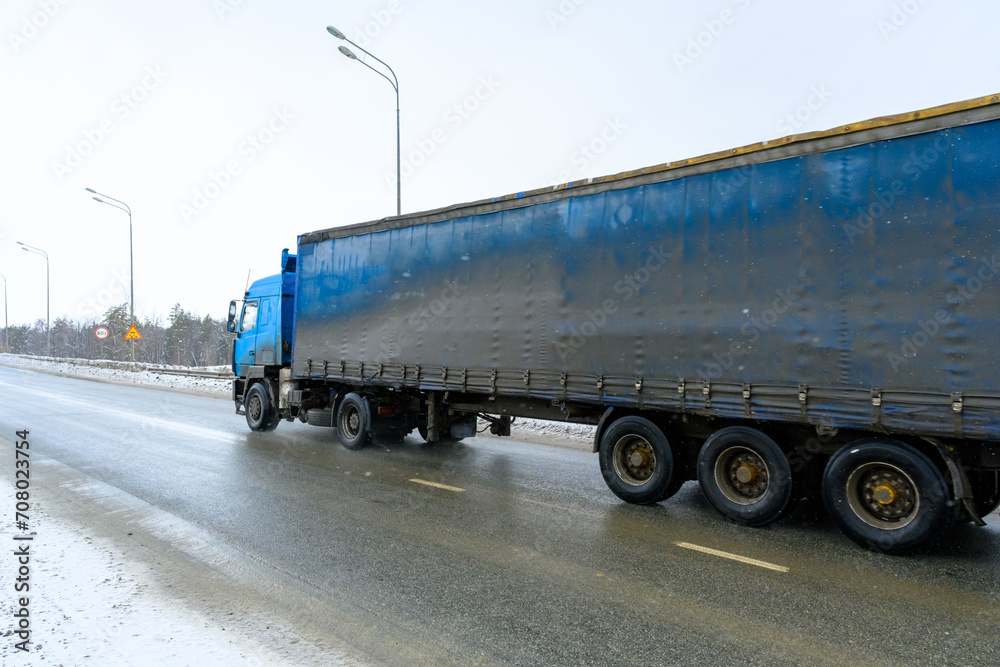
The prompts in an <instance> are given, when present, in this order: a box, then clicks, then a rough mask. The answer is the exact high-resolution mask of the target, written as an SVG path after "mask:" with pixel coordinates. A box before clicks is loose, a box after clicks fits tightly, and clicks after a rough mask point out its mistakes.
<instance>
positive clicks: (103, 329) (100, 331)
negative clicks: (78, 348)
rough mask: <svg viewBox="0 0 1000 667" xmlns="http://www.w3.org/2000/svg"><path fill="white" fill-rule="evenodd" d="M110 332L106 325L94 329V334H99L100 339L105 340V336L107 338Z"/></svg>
mask: <svg viewBox="0 0 1000 667" xmlns="http://www.w3.org/2000/svg"><path fill="white" fill-rule="evenodd" d="M109 333H110V332H109V331H108V330H107V328H106V327H97V329H96V330H95V331H94V335H95V336H97V338H98V339H100V340H104V339H105V338H107V337H108V334H109Z"/></svg>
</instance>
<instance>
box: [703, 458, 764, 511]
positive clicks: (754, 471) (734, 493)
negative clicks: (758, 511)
mask: <svg viewBox="0 0 1000 667" xmlns="http://www.w3.org/2000/svg"><path fill="white" fill-rule="evenodd" d="M715 484H716V486H718V487H719V491H721V492H722V495H724V496H725V497H726V498H728V499H729V500H730V501H732V502H734V503H736V504H737V505H754V504H756V503H759V502H760V501H761V500H763V499H764V496H766V495H767V490H768V489H769V488H770V486H771V471H770V470H769V469H768V467H767V464H766V463H765V462H764V459H762V458H761V457H760V455H759V454H757V452H755V451H753V450H752V449H750V448H749V447H730V448H729V449H727V450H726V451H724V452H722V453H721V454H720V455H719V456H718V458H716V459H715Z"/></svg>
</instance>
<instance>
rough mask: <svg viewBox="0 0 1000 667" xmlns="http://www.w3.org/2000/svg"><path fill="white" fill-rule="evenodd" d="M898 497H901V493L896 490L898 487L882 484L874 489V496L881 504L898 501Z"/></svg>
mask: <svg viewBox="0 0 1000 667" xmlns="http://www.w3.org/2000/svg"><path fill="white" fill-rule="evenodd" d="M897 497H899V494H898V493H897V492H896V489H894V488H892V487H891V486H889V485H888V484H880V485H878V486H877V487H875V490H874V491H872V498H874V499H875V502H877V503H878V504H880V505H891V504H893V503H894V502H896V498H897Z"/></svg>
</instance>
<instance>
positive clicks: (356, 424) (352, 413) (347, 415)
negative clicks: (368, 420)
mask: <svg viewBox="0 0 1000 667" xmlns="http://www.w3.org/2000/svg"><path fill="white" fill-rule="evenodd" d="M340 428H341V430H342V431H343V432H344V435H346V436H347V438H348V439H353V438H356V437H357V436H358V433H360V432H361V413H360V412H359V411H358V409H357V408H356V407H354V406H349V407H348V408H346V409H345V410H344V414H343V415H342V416H341V418H340Z"/></svg>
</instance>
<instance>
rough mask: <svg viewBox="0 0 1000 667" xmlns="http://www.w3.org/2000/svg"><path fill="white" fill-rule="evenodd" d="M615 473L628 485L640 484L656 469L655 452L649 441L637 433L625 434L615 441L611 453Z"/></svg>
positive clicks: (647, 479)
mask: <svg viewBox="0 0 1000 667" xmlns="http://www.w3.org/2000/svg"><path fill="white" fill-rule="evenodd" d="M611 460H612V461H613V463H614V467H615V474H617V475H618V477H619V478H621V480H622V481H623V482H625V483H626V484H628V485H629V486H642V485H643V484H645V483H646V482H648V481H649V478H650V477H652V476H653V472H655V471H656V453H655V452H654V451H653V446H652V445H651V444H649V441H648V440H646V439H645V438H643V437H642V436H638V435H626V436H625V437H623V438H620V439H619V440H618V442H616V443H615V448H614V450H613V451H612V453H611Z"/></svg>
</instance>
